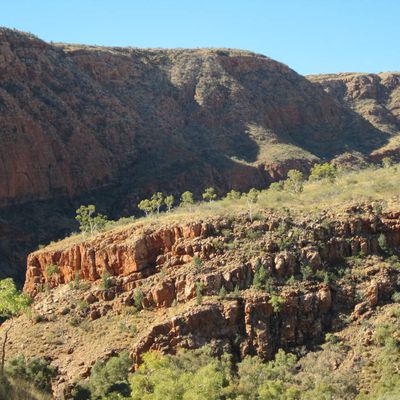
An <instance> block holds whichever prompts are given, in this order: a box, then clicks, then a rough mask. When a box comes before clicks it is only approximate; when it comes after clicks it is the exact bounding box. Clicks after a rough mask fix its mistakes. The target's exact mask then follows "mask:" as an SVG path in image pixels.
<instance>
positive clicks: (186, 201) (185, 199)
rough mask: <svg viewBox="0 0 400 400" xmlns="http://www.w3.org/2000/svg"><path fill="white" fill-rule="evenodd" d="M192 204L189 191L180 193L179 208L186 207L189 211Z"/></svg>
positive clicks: (191, 196)
mask: <svg viewBox="0 0 400 400" xmlns="http://www.w3.org/2000/svg"><path fill="white" fill-rule="evenodd" d="M193 204H194V199H193V193H192V192H189V191H186V192H184V193H182V196H181V206H182V207H187V208H189V210H190V211H191V210H192V206H193Z"/></svg>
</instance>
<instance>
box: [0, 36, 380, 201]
mask: <svg viewBox="0 0 400 400" xmlns="http://www.w3.org/2000/svg"><path fill="white" fill-rule="evenodd" d="M0 71H1V74H2V77H3V79H2V81H1V86H0V107H1V108H0V113H1V114H0V115H1V121H2V122H1V137H0V140H1V142H0V144H1V146H0V148H1V149H2V154H1V157H0V159H1V163H2V164H1V169H0V171H1V175H0V202H1V203H2V204H10V203H11V204H15V203H18V202H23V201H27V200H37V199H47V198H49V197H50V198H51V197H54V196H58V195H68V196H74V195H77V194H79V193H83V192H86V191H90V190H92V189H94V188H98V187H102V186H104V185H109V184H111V183H113V182H119V183H121V182H123V181H124V182H125V181H128V182H129V184H130V186H131V190H132V191H140V192H142V193H143V192H144V191H145V190H146V189H153V188H154V187H159V188H160V189H165V190H167V189H169V190H182V189H194V188H198V187H203V186H204V185H205V184H209V183H214V184H215V185H216V186H220V187H223V188H225V189H226V188H232V187H240V188H243V189H244V188H246V187H248V186H249V185H253V186H255V185H262V184H265V183H266V182H268V180H269V179H270V178H271V176H270V175H271V174H273V173H274V172H275V173H279V172H280V171H273V168H274V162H275V163H276V162H279V161H281V162H282V161H285V160H287V159H292V160H296V159H298V161H299V163H300V166H301V165H303V164H306V163H307V162H309V161H310V160H313V159H316V157H327V156H334V155H335V154H338V153H340V152H343V151H344V150H345V149H348V148H351V149H357V150H362V151H367V152H368V151H371V150H373V149H374V148H376V147H379V146H380V145H382V144H383V143H384V140H383V138H380V137H379V136H377V135H376V130H375V129H373V127H372V126H371V125H370V124H368V123H366V122H365V121H364V120H363V119H361V118H359V117H358V116H357V115H355V114H354V113H351V112H350V111H349V110H348V109H347V108H345V107H343V106H341V105H340V104H338V103H337V102H335V101H334V100H333V99H332V97H331V96H329V95H327V94H326V93H325V92H324V91H323V90H321V89H320V88H318V87H315V85H312V84H310V83H309V81H308V80H307V79H305V78H303V77H301V76H300V75H298V74H296V73H295V72H294V71H293V70H291V69H290V68H288V67H287V66H285V65H283V64H281V63H279V62H276V61H274V60H271V59H269V58H267V57H265V56H261V55H257V54H252V53H249V52H245V51H238V50H207V49H199V50H141V49H130V48H126V49H124V48H101V47H83V46H73V45H52V44H48V43H45V42H43V41H41V40H39V39H36V38H34V37H32V36H29V35H26V34H20V33H18V32H14V31H10V30H6V29H2V30H1V31H0ZM380 139H381V140H380ZM166 155H167V156H166ZM275 168H276V167H275ZM189 178H190V179H189Z"/></svg>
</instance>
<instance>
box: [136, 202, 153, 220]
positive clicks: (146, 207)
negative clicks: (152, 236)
mask: <svg viewBox="0 0 400 400" xmlns="http://www.w3.org/2000/svg"><path fill="white" fill-rule="evenodd" d="M138 208H139V210H141V211H143V212H144V213H145V214H146V217H148V216H149V215H150V214H151V213H152V212H153V211H154V203H152V202H151V200H149V199H144V200H142V201H141V202H140V203H139V204H138Z"/></svg>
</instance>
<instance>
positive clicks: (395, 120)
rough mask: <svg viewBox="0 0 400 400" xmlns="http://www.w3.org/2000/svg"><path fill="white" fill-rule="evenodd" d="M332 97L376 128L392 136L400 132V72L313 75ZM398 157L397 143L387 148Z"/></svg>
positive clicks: (313, 80) (312, 78) (313, 79)
mask: <svg viewBox="0 0 400 400" xmlns="http://www.w3.org/2000/svg"><path fill="white" fill-rule="evenodd" d="M307 78H308V79H309V80H310V81H312V82H316V83H319V84H320V85H321V86H322V87H323V88H324V90H325V91H326V92H327V93H329V94H330V95H332V96H334V97H336V98H337V99H338V100H339V101H340V102H341V103H342V104H344V105H347V106H348V107H350V108H351V109H352V110H354V111H355V112H357V113H358V114H359V115H361V116H362V117H363V118H365V119H366V120H367V121H369V122H370V123H371V124H372V125H374V126H375V127H376V128H377V129H379V130H380V131H382V132H387V133H389V134H390V135H398V134H399V133H400V73H395V72H393V73H391V72H384V73H380V74H351V73H342V74H328V75H311V76H308V77H307ZM385 150H386V153H389V154H390V155H391V156H393V157H397V156H398V144H397V141H393V144H392V145H390V146H387V147H386V148H385Z"/></svg>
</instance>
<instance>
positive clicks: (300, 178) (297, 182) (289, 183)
mask: <svg viewBox="0 0 400 400" xmlns="http://www.w3.org/2000/svg"><path fill="white" fill-rule="evenodd" d="M283 188H284V190H286V191H288V192H290V193H294V194H298V193H301V192H302V191H303V188H304V174H303V173H302V172H300V171H298V170H296V169H291V170H290V171H289V172H288V174H287V179H286V180H285V182H284V184H283Z"/></svg>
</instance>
